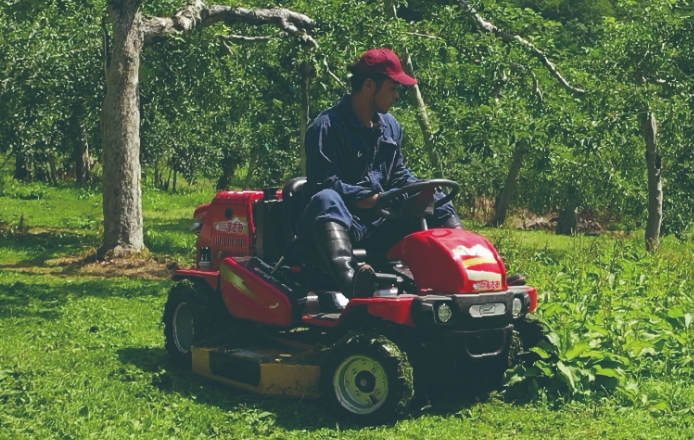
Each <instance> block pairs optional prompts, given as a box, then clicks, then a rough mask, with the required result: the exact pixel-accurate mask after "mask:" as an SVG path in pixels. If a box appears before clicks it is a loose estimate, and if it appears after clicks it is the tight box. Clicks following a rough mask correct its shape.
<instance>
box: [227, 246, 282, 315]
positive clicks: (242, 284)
mask: <svg viewBox="0 0 694 440" xmlns="http://www.w3.org/2000/svg"><path fill="white" fill-rule="evenodd" d="M219 272H220V280H221V281H220V282H221V284H220V289H221V291H222V298H223V299H224V302H225V303H226V305H227V308H228V309H229V312H230V313H231V314H232V315H233V316H235V317H236V318H239V319H246V320H249V321H253V322H260V323H263V324H270V325H276V326H280V327H289V326H291V325H292V304H291V302H290V300H289V297H288V296H287V293H286V292H283V291H282V290H281V288H280V286H276V285H274V284H271V283H270V282H268V281H267V280H265V279H263V278H262V277H260V276H259V275H257V274H256V273H254V272H252V271H251V270H249V269H248V268H246V267H245V266H244V265H243V264H242V263H239V262H237V261H236V260H234V259H233V258H226V259H225V260H223V261H222V263H221V264H220V266H219Z"/></svg>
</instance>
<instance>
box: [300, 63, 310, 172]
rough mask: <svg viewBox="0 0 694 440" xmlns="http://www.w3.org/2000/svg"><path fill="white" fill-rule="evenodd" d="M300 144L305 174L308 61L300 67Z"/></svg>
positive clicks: (308, 103)
mask: <svg viewBox="0 0 694 440" xmlns="http://www.w3.org/2000/svg"><path fill="white" fill-rule="evenodd" d="M301 76H302V78H301V146H300V147H299V151H300V157H301V175H302V176H305V175H306V147H305V145H304V141H305V140H306V129H307V128H308V122H309V111H310V106H311V95H310V94H309V92H310V86H311V65H310V64H309V63H304V66H303V68H302V69H301Z"/></svg>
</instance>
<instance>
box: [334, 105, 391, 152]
mask: <svg viewBox="0 0 694 440" xmlns="http://www.w3.org/2000/svg"><path fill="white" fill-rule="evenodd" d="M337 109H338V111H339V112H340V113H341V114H342V116H343V117H344V118H345V119H346V120H347V122H349V124H350V125H351V126H352V127H354V128H357V129H367V130H370V129H371V127H367V126H365V125H364V123H363V122H361V120H360V119H359V118H358V117H357V114H356V113H354V109H353V108H352V95H350V94H347V95H344V96H343V97H342V99H341V100H340V102H339V103H338V104H337ZM372 121H373V123H374V126H373V129H374V130H379V131H380V133H381V136H380V137H379V138H380V139H381V140H383V141H385V142H388V143H391V144H395V143H396V142H395V141H394V140H393V138H391V136H390V135H389V134H388V133H389V131H388V130H386V125H387V124H388V123H387V122H386V120H385V118H384V117H383V115H382V114H381V113H376V114H375V115H374V117H373V120H372Z"/></svg>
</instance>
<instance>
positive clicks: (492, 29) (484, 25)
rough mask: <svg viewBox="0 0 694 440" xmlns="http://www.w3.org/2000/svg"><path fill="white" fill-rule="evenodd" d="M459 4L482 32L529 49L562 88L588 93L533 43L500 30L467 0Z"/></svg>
mask: <svg viewBox="0 0 694 440" xmlns="http://www.w3.org/2000/svg"><path fill="white" fill-rule="evenodd" d="M458 4H459V5H460V8H461V9H462V10H463V11H465V12H467V13H468V14H470V15H472V17H473V18H474V19H475V23H476V24H477V27H478V28H479V29H480V30H483V31H485V32H488V33H490V34H493V35H495V36H497V37H499V38H501V40H502V41H503V42H504V43H512V42H513V41H517V42H518V43H520V44H521V45H523V46H525V47H526V48H527V49H529V50H530V52H531V53H532V54H533V55H534V56H535V58H537V59H538V60H540V62H541V63H542V64H544V66H545V67H546V68H547V70H549V73H550V74H552V76H554V77H555V78H556V79H557V81H559V83H560V84H561V85H562V86H564V88H565V89H567V90H568V91H570V92H571V93H573V94H574V95H584V94H585V93H586V91H585V90H583V89H579V88H578V87H574V86H572V85H571V84H569V82H568V81H567V80H566V79H564V77H563V76H562V75H561V73H559V70H558V69H557V66H555V65H554V63H552V62H551V61H550V60H549V58H547V55H545V53H544V52H542V51H541V50H540V49H538V48H537V47H536V46H535V45H534V44H533V43H531V42H530V41H528V40H526V39H525V38H523V37H521V36H520V35H516V34H512V33H510V32H507V31H505V30H503V29H499V28H498V27H497V26H496V25H494V24H493V23H490V22H488V21H487V20H485V19H484V18H482V16H481V15H480V14H479V13H477V10H476V9H475V8H474V7H472V5H471V4H470V3H468V2H467V0H458Z"/></svg>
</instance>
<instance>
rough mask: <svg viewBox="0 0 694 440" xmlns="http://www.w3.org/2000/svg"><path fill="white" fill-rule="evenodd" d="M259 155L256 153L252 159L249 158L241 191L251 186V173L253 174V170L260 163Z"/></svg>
mask: <svg viewBox="0 0 694 440" xmlns="http://www.w3.org/2000/svg"><path fill="white" fill-rule="evenodd" d="M260 155H261V153H260V152H259V151H258V152H256V153H255V154H254V155H253V157H251V161H250V162H249V163H248V172H246V178H245V179H243V190H244V191H245V190H247V189H248V188H249V187H250V186H251V180H253V173H255V168H256V167H257V166H258V162H260Z"/></svg>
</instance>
